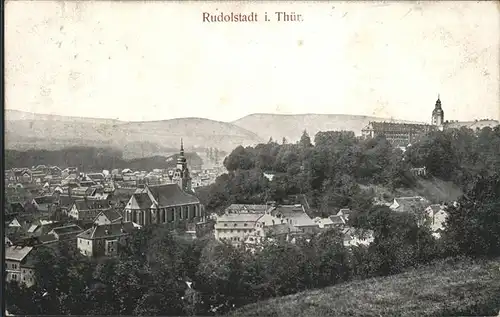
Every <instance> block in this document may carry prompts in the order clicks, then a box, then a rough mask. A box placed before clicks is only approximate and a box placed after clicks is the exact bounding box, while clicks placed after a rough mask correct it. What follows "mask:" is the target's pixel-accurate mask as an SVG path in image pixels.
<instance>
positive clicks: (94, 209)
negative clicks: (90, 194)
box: [68, 199, 111, 221]
mask: <svg viewBox="0 0 500 317" xmlns="http://www.w3.org/2000/svg"><path fill="white" fill-rule="evenodd" d="M110 209H111V207H110V206H109V203H108V202H107V201H105V200H91V199H83V200H76V201H75V202H74V203H73V206H72V207H71V209H70V210H69V212H68V216H70V217H72V218H74V219H76V220H83V221H93V220H94V219H95V218H96V217H97V215H98V214H100V213H101V212H102V211H106V210H110Z"/></svg>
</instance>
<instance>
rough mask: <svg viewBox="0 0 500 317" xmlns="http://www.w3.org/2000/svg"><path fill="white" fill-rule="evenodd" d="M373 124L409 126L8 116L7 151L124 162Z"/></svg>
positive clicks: (318, 120)
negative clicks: (113, 151)
mask: <svg viewBox="0 0 500 317" xmlns="http://www.w3.org/2000/svg"><path fill="white" fill-rule="evenodd" d="M370 121H393V122H409V121H404V120H391V119H384V118H377V117H370V116H359V115H341V114H299V115H281V114H267V113H257V114H251V115H248V116H245V117H243V118H241V119H238V120H235V121H233V122H221V121H215V120H210V119H205V118H193V117H191V118H178V119H169V120H159V121H120V120H117V119H102V118H89V117H70V116H61V115H51V114H38V113H29V112H24V111H19V110H9V109H7V110H5V146H6V148H8V149H15V150H28V149H47V150H56V149H61V148H65V147H69V146H106V147H113V148H118V149H121V150H123V151H124V156H125V157H129V158H133V157H144V156H153V155H165V154H167V153H171V151H172V148H178V147H179V143H180V139H181V138H183V140H184V144H185V146H186V147H187V148H190V147H197V148H209V147H212V148H218V149H220V150H224V151H228V152H230V151H231V150H233V149H234V148H235V147H237V146H238V145H243V146H249V145H255V144H258V143H262V142H267V141H268V140H269V138H270V137H272V138H273V139H275V140H277V141H281V139H282V138H283V137H285V138H286V139H287V140H288V141H289V142H295V141H297V140H298V139H299V138H300V136H301V134H302V131H304V130H307V131H308V133H309V135H310V136H311V137H314V135H315V134H316V133H317V132H318V131H328V130H351V131H354V132H355V133H356V134H359V133H360V132H361V129H362V128H363V127H364V126H366V125H367V124H368V123H369V122H370Z"/></svg>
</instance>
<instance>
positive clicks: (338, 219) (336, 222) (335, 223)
mask: <svg viewBox="0 0 500 317" xmlns="http://www.w3.org/2000/svg"><path fill="white" fill-rule="evenodd" d="M329 218H330V220H331V221H332V225H331V227H335V228H341V227H343V226H345V225H346V224H347V219H346V216H345V215H339V214H336V215H333V216H330V217H329Z"/></svg>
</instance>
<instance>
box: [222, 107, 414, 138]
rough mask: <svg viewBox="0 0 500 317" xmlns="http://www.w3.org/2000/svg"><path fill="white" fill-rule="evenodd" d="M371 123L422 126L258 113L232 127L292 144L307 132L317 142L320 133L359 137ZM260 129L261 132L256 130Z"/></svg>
mask: <svg viewBox="0 0 500 317" xmlns="http://www.w3.org/2000/svg"><path fill="white" fill-rule="evenodd" d="M370 121H386V122H397V123H419V124H422V123H423V122H417V121H407V120H399V119H389V118H380V117H372V116H361V115H347V114H291V115H288V114H268V113H255V114H251V115H248V116H245V117H243V118H241V119H238V120H235V121H233V122H232V123H233V124H235V125H237V126H240V127H242V128H245V129H252V127H254V128H253V129H254V130H255V131H256V133H257V134H258V135H259V136H260V137H261V138H263V139H266V140H269V138H270V137H272V138H273V139H274V140H276V141H278V142H279V141H281V139H282V138H283V137H285V138H286V139H287V140H288V141H289V142H295V141H297V140H299V139H300V136H301V135H302V132H303V131H304V130H307V132H308V134H309V136H311V138H312V139H314V135H316V133H318V132H319V131H331V130H337V131H338V130H347V131H353V132H354V133H356V134H357V135H359V134H361V130H362V129H363V128H364V127H365V126H367V125H368V123H369V122H370ZM256 126H258V127H259V128H258V129H255V127H256Z"/></svg>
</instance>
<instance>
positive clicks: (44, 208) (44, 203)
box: [32, 196, 54, 212]
mask: <svg viewBox="0 0 500 317" xmlns="http://www.w3.org/2000/svg"><path fill="white" fill-rule="evenodd" d="M32 204H33V205H34V206H35V207H36V209H37V210H38V211H40V212H49V211H51V208H52V206H53V205H54V196H42V197H35V198H33V200H32Z"/></svg>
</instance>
